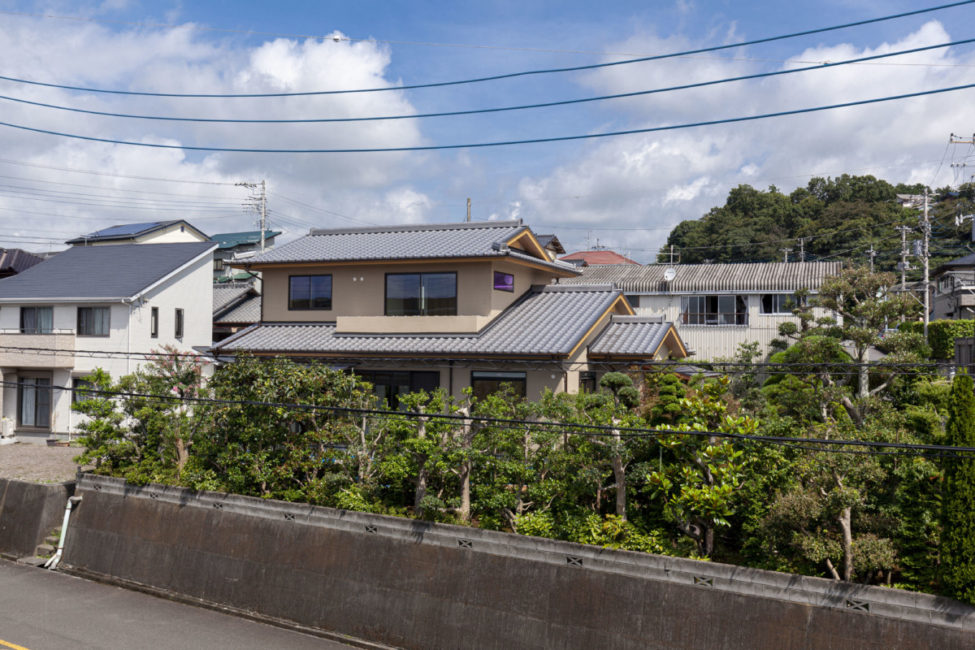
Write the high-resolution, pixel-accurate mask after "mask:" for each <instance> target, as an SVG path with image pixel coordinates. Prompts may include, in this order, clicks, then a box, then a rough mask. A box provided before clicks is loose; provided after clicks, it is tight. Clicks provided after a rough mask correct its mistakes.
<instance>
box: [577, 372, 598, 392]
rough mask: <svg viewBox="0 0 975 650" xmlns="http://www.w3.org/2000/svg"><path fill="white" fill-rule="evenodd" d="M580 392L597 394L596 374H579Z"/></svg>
mask: <svg viewBox="0 0 975 650" xmlns="http://www.w3.org/2000/svg"><path fill="white" fill-rule="evenodd" d="M579 390H582V391H585V392H587V393H595V392H596V373H594V372H592V371H588V370H584V371H582V372H580V373H579Z"/></svg>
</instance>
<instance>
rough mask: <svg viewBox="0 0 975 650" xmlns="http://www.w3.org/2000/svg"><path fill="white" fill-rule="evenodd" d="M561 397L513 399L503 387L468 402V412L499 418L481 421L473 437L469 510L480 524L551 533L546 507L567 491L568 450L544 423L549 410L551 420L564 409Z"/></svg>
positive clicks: (557, 431) (555, 429) (555, 430)
mask: <svg viewBox="0 0 975 650" xmlns="http://www.w3.org/2000/svg"><path fill="white" fill-rule="evenodd" d="M566 397H568V396H566V395H564V394H560V396H556V395H554V394H553V393H551V392H550V391H549V392H547V393H546V394H545V395H543V397H542V399H541V400H539V402H536V403H532V402H527V401H525V400H523V399H518V398H516V397H515V395H514V393H513V391H512V390H511V389H510V387H509V388H507V389H502V390H501V391H497V392H495V393H491V394H490V395H488V396H486V397H484V398H482V399H479V400H476V401H475V402H474V403H473V405H472V407H471V408H472V415H474V416H476V417H481V418H490V419H491V420H502V422H493V421H484V422H481V423H480V425H479V426H478V427H477V435H476V436H475V440H474V447H475V448H476V449H477V450H478V452H479V453H478V462H477V463H476V464H475V465H474V467H473V472H474V482H473V483H474V485H473V492H474V503H473V508H474V510H475V512H476V514H477V517H478V519H479V521H480V523H481V525H482V526H484V527H487V528H495V529H503V528H507V529H509V530H511V531H513V532H517V533H525V534H535V535H538V534H541V533H542V532H544V533H545V535H546V536H552V535H554V534H555V519H554V517H553V516H552V513H551V511H552V507H553V504H554V503H555V502H556V500H557V499H559V498H562V497H564V495H565V493H566V490H567V483H568V480H567V472H566V469H567V467H569V466H570V463H569V462H568V459H567V456H568V454H569V453H570V452H569V451H568V449H567V447H566V445H565V444H564V443H563V431H562V429H561V428H559V427H553V426H547V421H548V420H549V418H550V417H551V416H552V414H553V411H554V412H558V413H559V416H557V421H561V416H562V415H563V414H564V413H565V412H567V411H568V409H569V407H568V406H567V405H563V404H561V403H560V402H563V401H564V400H565V398H566ZM557 403H558V404H557ZM503 420H515V421H525V422H526V424H507V423H505V422H503ZM533 422H535V423H537V424H532V423H533Z"/></svg>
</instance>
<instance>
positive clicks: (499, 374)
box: [470, 370, 528, 399]
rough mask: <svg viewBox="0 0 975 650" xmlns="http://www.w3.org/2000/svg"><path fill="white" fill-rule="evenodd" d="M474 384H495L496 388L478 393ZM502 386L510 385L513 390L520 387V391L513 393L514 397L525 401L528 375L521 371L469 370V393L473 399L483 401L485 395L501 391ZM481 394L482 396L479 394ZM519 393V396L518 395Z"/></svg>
mask: <svg viewBox="0 0 975 650" xmlns="http://www.w3.org/2000/svg"><path fill="white" fill-rule="evenodd" d="M476 382H484V383H496V384H497V386H496V387H495V388H493V389H491V390H487V391H486V392H485V391H479V390H478V387H477V384H476ZM504 384H511V385H512V386H514V387H515V388H518V387H519V386H520V387H521V390H520V391H517V390H516V391H515V395H516V397H522V398H525V399H527V397H528V373H527V372H523V371H510V372H509V371H499V370H471V383H470V386H471V391H472V394H473V395H474V397H477V398H479V399H483V398H484V397H486V396H487V395H490V394H491V393H494V392H496V391H498V390H500V389H501V387H502V386H504ZM481 393H483V394H481ZM519 393H520V395H519Z"/></svg>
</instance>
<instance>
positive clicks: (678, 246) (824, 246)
mask: <svg viewBox="0 0 975 650" xmlns="http://www.w3.org/2000/svg"><path fill="white" fill-rule="evenodd" d="M923 192H924V186H923V185H905V184H902V183H901V184H897V185H892V184H891V183H888V182H887V181H884V180H880V179H877V178H874V177H873V176H850V175H847V174H843V175H842V176H840V177H838V178H835V179H834V178H813V179H812V180H811V181H809V184H808V185H807V186H806V187H801V188H797V189H795V190H794V191H792V192H791V193H790V194H783V193H782V192H780V191H779V190H778V189H777V188H776V187H774V186H772V187H769V188H768V189H767V190H758V189H755V188H753V187H751V186H749V185H739V186H738V187H736V188H734V189H733V190H731V192H730V193H729V194H728V198H727V200H726V201H725V204H724V205H722V206H718V207H715V208H712V209H711V210H710V211H709V212H708V213H707V214H705V215H704V216H703V217H701V218H700V219H696V220H692V221H683V222H681V223H680V224H678V225H677V227H675V228H674V229H673V230H672V231H671V233H670V235H669V237H668V238H667V246H666V249H667V255H664V254H663V253H662V254H661V256H660V261H661V262H666V261H667V259H668V257H669V247H670V245H673V246H674V248H675V250H676V251H679V253H680V262H681V263H684V264H690V263H703V262H741V261H753V262H774V261H781V260H782V259H783V258H784V252H783V251H782V249H792V252H791V253H789V260H790V261H791V260H798V259H799V255H800V241H799V240H800V239H802V240H803V242H802V247H803V248H804V249H805V259H806V260H807V261H813V260H822V259H845V260H854V261H857V262H860V263H864V264H865V263H868V262H869V253H868V251H869V250H870V248H871V246H872V247H873V249H874V250H875V251H877V255H876V257H875V260H874V261H875V264H876V266H877V269H878V270H894V269H895V268H896V265H897V263H898V262H899V261H900V251H901V234H900V232H899V231H897V230H896V227H897V226H902V225H906V226H911V227H912V228H914V231H913V232H911V233H908V241H909V242H910V241H911V240H914V239H920V238H921V229H920V228H919V227H918V226H919V220H918V216H919V215H920V212H921V211H920V210H919V209H914V208H907V207H902V206H901V205H899V203H898V201H897V195H898V194H922V193H923ZM973 198H975V185H973V184H966V185H963V186H962V187H961V188H960V189H959V190H951V189H950V188H943V189H940V190H933V191H932V192H931V199H930V214H931V223H932V233H931V237H932V239H931V256H932V260H931V262H932V268H935V267H937V265H938V264H940V263H941V262H943V261H947V260H949V259H953V258H956V257H959V256H962V255H967V254H968V253H969V252H971V251H969V250H968V249H966V248H965V244H970V243H971V232H972V226H971V222H966V223H964V224H962V225H961V226H956V225H955V216H956V215H957V214H971V213H972V212H975V202H973ZM909 261H910V260H909ZM912 266H914V267H915V268H917V264H916V263H914V264H912Z"/></svg>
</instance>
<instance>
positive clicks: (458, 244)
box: [240, 221, 577, 275]
mask: <svg viewBox="0 0 975 650" xmlns="http://www.w3.org/2000/svg"><path fill="white" fill-rule="evenodd" d="M518 246H524V247H525V248H526V249H528V250H536V251H537V252H536V253H535V254H530V253H528V252H525V251H522V250H519V249H518ZM491 257H510V258H513V259H518V260H522V261H531V262H534V263H537V264H542V265H545V266H547V267H549V268H552V269H557V270H560V271H564V272H565V273H566V274H567V275H568V274H575V273H576V272H577V271H576V270H575V269H574V268H573V267H571V266H569V265H567V264H563V263H560V262H550V261H549V260H548V256H547V255H546V254H545V251H544V249H542V248H541V247H540V246H538V244H537V239H535V237H534V234H533V233H532V232H531V230H530V229H529V228H528V227H527V226H525V225H523V224H522V222H521V221H482V222H474V223H449V224H426V225H408V226H383V227H377V228H343V229H337V230H312V231H311V232H310V233H309V234H308V235H306V236H304V237H302V238H300V239H296V240H295V241H293V242H289V243H287V244H285V245H283V246H278V247H277V248H275V249H274V250H270V251H267V252H265V253H263V254H261V255H257V256H255V257H252V258H250V259H247V260H242V261H241V262H240V263H241V264H245V265H248V266H261V265H274V264H291V263H299V262H322V263H337V262H354V261H362V260H374V261H379V260H421V259H423V260H427V259H432V260H435V259H452V258H491Z"/></svg>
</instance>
